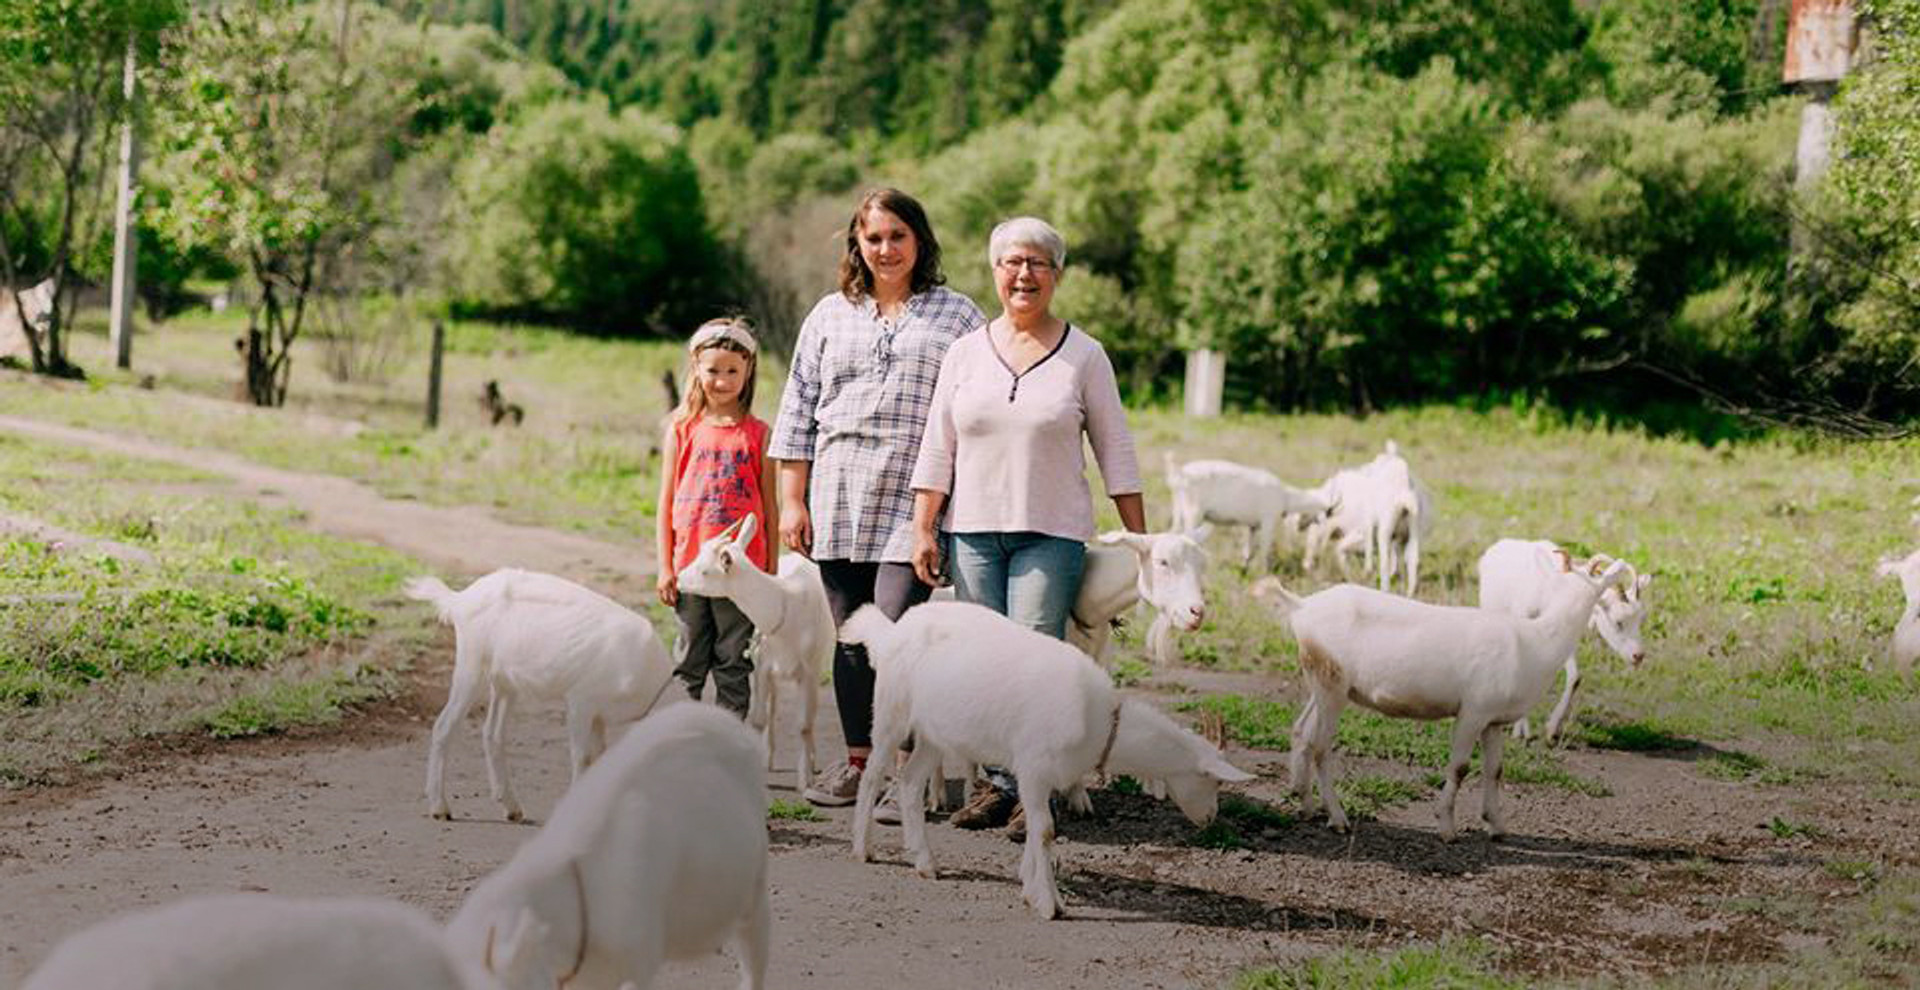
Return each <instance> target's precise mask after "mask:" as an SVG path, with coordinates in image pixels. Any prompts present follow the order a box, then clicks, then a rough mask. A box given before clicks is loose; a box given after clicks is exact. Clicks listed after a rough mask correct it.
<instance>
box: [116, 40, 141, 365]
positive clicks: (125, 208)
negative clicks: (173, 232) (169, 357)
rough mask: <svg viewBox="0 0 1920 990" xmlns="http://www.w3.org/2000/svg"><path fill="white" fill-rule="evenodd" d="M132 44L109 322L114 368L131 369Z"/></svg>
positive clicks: (124, 87) (135, 153)
mask: <svg viewBox="0 0 1920 990" xmlns="http://www.w3.org/2000/svg"><path fill="white" fill-rule="evenodd" d="M134 40H135V34H134V32H133V31H128V32H127V60H126V67H125V71H124V72H123V74H122V78H121V80H120V86H121V91H122V92H123V93H124V94H125V95H126V99H127V106H126V115H127V119H126V120H125V121H123V122H122V123H121V125H120V176H119V186H120V196H119V202H118V203H117V204H116V206H115V209H114V215H113V296H112V300H113V302H112V309H111V311H110V317H109V320H108V330H109V336H111V337H112V339H113V355H114V356H113V363H114V367H116V368H131V367H133V286H134V282H133V279H134V270H133V269H134V255H135V252H136V251H137V250H138V242H137V241H135V237H137V236H138V232H137V231H135V230H134V227H133V197H134V184H135V183H136V182H137V181H138V180H137V176H138V174H139V171H140V144H139V139H138V137H137V135H136V134H135V133H134V131H135V129H136V123H135V120H134V106H133V95H134V93H133V85H134V71H133V70H134V65H133V61H134V59H133V54H134Z"/></svg>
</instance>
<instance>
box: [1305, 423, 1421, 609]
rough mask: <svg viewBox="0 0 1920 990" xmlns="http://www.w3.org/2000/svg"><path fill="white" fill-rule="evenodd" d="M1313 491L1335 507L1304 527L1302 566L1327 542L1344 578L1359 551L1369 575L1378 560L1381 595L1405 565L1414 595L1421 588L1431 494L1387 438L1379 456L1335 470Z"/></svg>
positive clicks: (1309, 565)
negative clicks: (1349, 564)
mask: <svg viewBox="0 0 1920 990" xmlns="http://www.w3.org/2000/svg"><path fill="white" fill-rule="evenodd" d="M1315 493H1316V494H1318V495H1319V496H1320V497H1321V498H1322V499H1323V500H1325V501H1326V502H1328V503H1329V504H1331V505H1332V506H1333V508H1332V509H1331V510H1330V511H1329V512H1328V513H1327V515H1326V516H1325V517H1323V518H1321V519H1319V520H1318V521H1316V522H1314V523H1313V524H1312V525H1311V526H1309V527H1308V530H1307V540H1306V543H1307V551H1306V557H1305V560H1304V561H1303V566H1305V567H1306V568H1307V569H1308V570H1311V569H1312V568H1313V565H1314V561H1315V559H1316V557H1317V556H1318V554H1319V552H1320V551H1321V550H1323V549H1325V548H1326V547H1327V546H1328V545H1329V544H1330V543H1331V544H1332V547H1333V550H1334V555H1335V559H1336V560H1337V561H1338V563H1339V565H1340V571H1341V573H1342V574H1345V573H1347V572H1348V564H1347V559H1348V557H1349V556H1350V555H1351V554H1352V553H1353V551H1355V550H1359V551H1360V552H1361V553H1362V555H1363V558H1364V560H1363V566H1364V568H1365V569H1366V570H1367V571H1372V570H1373V569H1374V562H1375V559H1376V558H1377V559H1378V561H1379V565H1380V567H1379V571H1378V574H1379V580H1380V590H1381V591H1385V590H1387V588H1388V586H1389V585H1390V584H1391V583H1392V581H1393V575H1394V574H1395V572H1397V571H1398V570H1399V569H1400V568H1401V566H1402V565H1403V564H1404V566H1405V568H1406V572H1407V596H1408V597H1412V596H1413V593H1414V591H1415V589H1417V588H1418V587H1419V585H1420V544H1421V541H1422V540H1424V539H1425V538H1426V536H1427V534H1428V532H1429V531H1430V530H1431V529H1432V528H1433V494H1432V493H1431V492H1429V491H1428V490H1427V487H1426V486H1425V485H1423V484H1421V483H1420V482H1419V481H1418V480H1417V479H1415V478H1414V476H1413V470H1412V468H1411V467H1409V466H1408V464H1407V460H1406V458H1404V457H1401V456H1400V447H1399V445H1398V444H1396V443H1394V442H1393V441H1392V440H1388V441H1387V446H1386V449H1385V450H1384V451H1382V452H1381V453H1380V454H1379V456H1377V457H1375V458H1374V459H1373V460H1371V461H1369V462H1367V463H1366V464H1365V465H1362V466H1361V467H1358V468H1347V469H1344V470H1341V471H1338V472H1336V473H1335V474H1334V476H1333V477H1331V478H1328V479H1327V481H1326V482H1325V483H1324V484H1322V485H1321V486H1320V487H1319V488H1318V489H1315Z"/></svg>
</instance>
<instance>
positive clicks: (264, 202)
mask: <svg viewBox="0 0 1920 990" xmlns="http://www.w3.org/2000/svg"><path fill="white" fill-rule="evenodd" d="M394 28H395V25H394V24H393V22H392V18H391V16H390V15H388V14H386V13H385V12H384V11H381V10H379V9H378V8H373V7H369V6H361V5H355V4H352V3H350V2H346V0H341V2H337V3H328V4H312V5H302V4H295V3H291V2H286V0H262V2H260V3H256V4H235V5H229V6H223V7H215V8H208V9H203V10H199V11H196V12H195V15H194V18H193V20H192V22H191V23H190V24H189V25H188V28H187V30H186V32H185V34H184V36H183V37H182V38H181V41H180V46H179V48H178V50H177V52H176V56H175V57H177V58H178V59H179V60H180V66H181V71H180V73H179V75H178V77H177V80H176V82H175V85H174V86H172V87H171V89H170V90H169V91H168V92H166V93H165V94H164V95H163V97H162V99H160V100H159V101H158V105H159V108H160V109H159V111H158V112H159V116H160V119H161V121H162V124H163V129H162V134H163V135H164V137H165V141H164V142H163V143H162V144H161V145H160V148H159V152H160V154H159V160H158V161H157V162H156V167H155V169H154V171H155V172H156V173H158V176H159V179H160V181H163V182H164V183H165V184H166V185H167V187H168V190H169V198H168V202H167V205H166V208H165V210H164V212H163V214H162V219H163V223H164V225H165V227H166V229H167V231H168V232H169V234H170V235H172V236H173V237H174V238H175V239H176V240H178V241H179V242H180V243H182V244H186V245H205V246H208V247H211V248H213V249H214V250H217V251H219V252H220V253H222V254H223V255H225V256H226V257H228V258H230V259H232V260H233V262H234V263H235V264H236V265H237V266H239V267H241V268H242V269H243V270H245V271H246V272H247V273H248V274H249V275H250V276H251V279H252V281H253V283H254V287H255V288H256V289H257V294H256V295H255V296H254V299H253V302H252V304H251V305H250V307H249V310H248V327H247V335H246V337H245V338H244V339H243V340H242V341H241V342H240V350H241V352H242V355H243V363H244V366H245V371H246V387H247V393H248V395H249V396H250V397H251V398H252V400H253V401H254V402H255V403H256V404H258V405H263V406H278V405H281V404H283V403H285V401H286V397H287V389H288V383H289V381H290V379H291V375H292V367H293V365H292V347H293V344H294V342H295V341H296V340H298V339H299V338H300V335H301V333H302V331H303V330H305V329H306V328H307V326H308V323H309V318H310V316H311V314H312V312H313V310H314V308H315V307H314V306H313V305H312V304H313V302H314V299H315V295H316V293H319V292H322V291H324V290H325V289H326V288H327V287H328V286H329V285H331V284H333V282H334V281H335V280H337V279H338V278H339V277H340V273H341V271H342V270H343V269H344V268H345V267H346V266H348V265H350V264H352V263H353V261H354V259H355V255H356V253H357V252H359V251H361V250H362V249H363V248H365V247H366V246H367V245H369V244H372V243H375V242H376V238H375V236H374V235H375V234H377V233H378V231H379V230H380V228H381V225H382V223H383V221H384V219H385V217H386V216H387V215H388V214H387V212H386V210H385V208H384V207H385V206H386V204H385V203H383V201H382V200H381V198H380V195H379V194H380V191H381V189H382V188H383V180H384V179H385V177H387V176H388V175H390V174H391V171H392V168H393V165H394V162H395V161H396V160H397V159H398V158H399V157H401V156H402V154H401V153H402V149H404V147H405V146H406V145H407V144H408V143H409V142H410V140H411V138H412V135H411V133H410V126H411V125H412V124H413V122H414V121H415V119H416V114H417V112H418V111H419V107H420V94H419V93H418V92H417V90H415V89H414V88H413V87H410V86H406V85H396V80H403V79H406V78H408V76H407V73H406V72H405V71H404V66H405V65H406V63H407V62H408V61H409V60H410V59H411V58H412V57H413V54H412V52H411V51H410V50H409V48H408V47H407V46H405V45H404V44H402V43H400V42H401V41H403V40H404V39H402V38H400V37H398V33H397V32H396V31H395V30H394Z"/></svg>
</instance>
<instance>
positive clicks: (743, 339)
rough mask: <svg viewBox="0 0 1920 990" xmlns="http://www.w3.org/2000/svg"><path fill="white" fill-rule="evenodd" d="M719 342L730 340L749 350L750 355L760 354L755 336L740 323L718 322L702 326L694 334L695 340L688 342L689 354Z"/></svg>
mask: <svg viewBox="0 0 1920 990" xmlns="http://www.w3.org/2000/svg"><path fill="white" fill-rule="evenodd" d="M718 340H730V341H732V342H734V343H736V344H739V345H740V346H741V347H744V348H746V349H747V353H748V354H755V355H757V354H759V353H760V345H759V344H758V343H757V342H755V341H754V339H753V334H752V333H751V332H750V331H748V330H747V328H746V327H745V326H743V325H741V324H739V323H735V322H731V321H724V322H723V321H716V322H713V323H708V324H706V325H705V326H702V327H701V328H700V329H698V330H695V331H694V332H693V339H692V340H689V341H687V352H688V353H692V352H694V351H697V350H699V349H700V348H702V347H705V346H707V345H709V344H712V343H713V342H714V341H718Z"/></svg>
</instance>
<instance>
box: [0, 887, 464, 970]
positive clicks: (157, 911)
mask: <svg viewBox="0 0 1920 990" xmlns="http://www.w3.org/2000/svg"><path fill="white" fill-rule="evenodd" d="M499 986H500V985H499V984H498V983H496V982H495V981H494V980H493V978H492V977H490V976H488V975H487V974H486V973H485V972H484V971H483V970H482V969H481V968H480V967H479V966H477V965H471V964H468V963H466V962H464V961H462V960H460V959H457V958H456V957H454V956H453V955H452V954H451V953H450V952H449V951H448V949H447V945H446V941H445V938H444V936H443V934H442V932H441V929H440V926H439V925H437V924H435V923H434V922H433V920H432V919H430V918H428V917H427V916H426V915H425V914H423V913H421V912H420V911H418V910H416V909H414V908H410V907H407V906H405V905H402V904H396V903H394V902H392V901H383V900H376V899H373V898H358V897H337V898H312V899H299V898H292V897H278V896H274V895H270V894H227V895H220V896H212V897H193V898H188V899H186V900H180V901H174V902H172V903H170V904H165V905H162V906H160V907H155V908H148V909H145V910H141V911H134V912H131V913H128V914H123V915H120V916H118V917H115V918H110V919H108V920H106V921H103V922H100V923H99V924H97V925H94V926H92V927H90V928H87V929H84V930H82V931H80V932H78V933H76V934H73V935H70V936H68V937H67V938H66V939H65V940H63V941H62V942H61V943H60V944H59V945H58V946H57V947H55V949H54V950H53V953H52V954H51V955H49V956H48V957H47V959H46V961H45V962H44V963H42V964H41V965H40V968H39V969H37V970H35V971H34V973H33V975H32V976H29V977H28V978H27V982H26V984H25V986H24V987H22V988H21V990H105V988H109V987H110V988H113V990H340V988H342V987H396V988H397V987H406V988H409V990H499Z"/></svg>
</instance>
